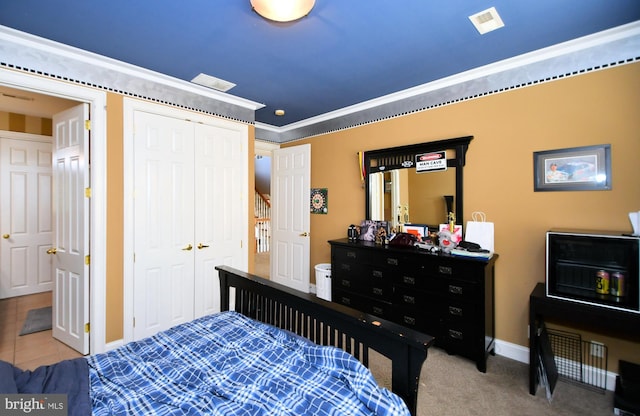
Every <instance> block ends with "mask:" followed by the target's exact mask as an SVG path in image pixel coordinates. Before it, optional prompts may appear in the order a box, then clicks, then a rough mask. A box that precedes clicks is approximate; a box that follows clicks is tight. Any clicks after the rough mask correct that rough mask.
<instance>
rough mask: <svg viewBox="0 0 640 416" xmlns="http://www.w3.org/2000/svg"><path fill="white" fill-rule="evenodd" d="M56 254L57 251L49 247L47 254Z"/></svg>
mask: <svg viewBox="0 0 640 416" xmlns="http://www.w3.org/2000/svg"><path fill="white" fill-rule="evenodd" d="M57 252H58V249H57V248H55V247H51V248H50V249H49V250H47V254H56V253H57Z"/></svg>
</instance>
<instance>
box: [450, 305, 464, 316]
mask: <svg viewBox="0 0 640 416" xmlns="http://www.w3.org/2000/svg"><path fill="white" fill-rule="evenodd" d="M449 314H450V315H455V316H462V308H458V307H457V306H449Z"/></svg>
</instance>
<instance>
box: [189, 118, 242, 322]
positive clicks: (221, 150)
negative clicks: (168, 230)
mask: <svg viewBox="0 0 640 416" xmlns="http://www.w3.org/2000/svg"><path fill="white" fill-rule="evenodd" d="M195 132H196V133H195V137H196V152H195V160H194V166H195V189H196V190H197V192H196V195H195V204H194V207H195V216H196V229H195V244H196V253H195V315H196V317H200V316H203V315H206V314H210V313H215V312H219V311H220V283H219V280H218V273H217V271H216V270H215V266H218V265H222V264H224V265H228V266H232V267H235V268H238V269H240V270H245V271H246V270H247V255H246V254H247V249H246V247H243V245H244V244H243V240H245V237H246V235H247V221H248V213H247V207H246V205H247V204H246V197H245V196H246V193H247V192H246V188H247V183H248V182H247V175H248V172H247V164H248V161H247V154H248V153H247V150H246V149H247V133H246V129H239V128H238V127H237V126H234V124H231V123H221V124H220V125H217V126H212V125H206V124H198V125H196V127H195Z"/></svg>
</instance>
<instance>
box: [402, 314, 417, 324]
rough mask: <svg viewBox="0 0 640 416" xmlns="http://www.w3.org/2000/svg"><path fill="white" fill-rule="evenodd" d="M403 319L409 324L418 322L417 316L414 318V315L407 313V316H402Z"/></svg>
mask: <svg viewBox="0 0 640 416" xmlns="http://www.w3.org/2000/svg"><path fill="white" fill-rule="evenodd" d="M402 321H403V322H404V323H405V324H409V325H415V324H416V318H413V317H411V316H406V315H405V316H403V317H402Z"/></svg>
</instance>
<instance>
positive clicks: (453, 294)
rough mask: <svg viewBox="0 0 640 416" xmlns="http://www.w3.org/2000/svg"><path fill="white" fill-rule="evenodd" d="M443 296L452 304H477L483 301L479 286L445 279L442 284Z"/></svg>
mask: <svg viewBox="0 0 640 416" xmlns="http://www.w3.org/2000/svg"><path fill="white" fill-rule="evenodd" d="M442 284H443V291H442V293H443V295H444V296H446V298H447V299H449V300H451V301H453V302H470V303H477V302H480V301H482V300H483V298H482V296H481V294H482V293H481V289H480V285H478V284H476V283H471V282H468V281H464V280H457V279H447V280H445V281H443V282H442Z"/></svg>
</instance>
